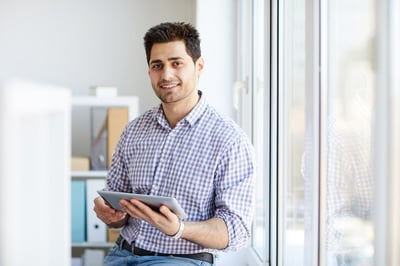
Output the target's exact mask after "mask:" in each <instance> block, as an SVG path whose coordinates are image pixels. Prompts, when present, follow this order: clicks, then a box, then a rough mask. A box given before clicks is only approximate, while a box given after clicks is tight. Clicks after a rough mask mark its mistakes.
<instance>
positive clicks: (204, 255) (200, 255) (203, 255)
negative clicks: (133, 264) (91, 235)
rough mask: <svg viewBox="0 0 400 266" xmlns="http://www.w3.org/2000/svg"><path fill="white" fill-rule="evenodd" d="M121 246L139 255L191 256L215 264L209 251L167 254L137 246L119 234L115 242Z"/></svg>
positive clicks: (190, 257)
mask: <svg viewBox="0 0 400 266" xmlns="http://www.w3.org/2000/svg"><path fill="white" fill-rule="evenodd" d="M115 243H116V244H117V245H118V246H119V247H120V248H122V249H125V250H128V251H129V252H131V253H132V254H133V255H137V256H166V257H168V256H173V257H180V258H189V259H195V260H201V261H205V262H208V263H210V264H214V255H213V254H211V253H207V252H202V253H194V254H165V253H157V252H153V251H148V250H145V249H141V248H138V247H135V246H134V245H131V244H129V243H128V242H127V241H126V240H125V239H124V238H123V237H122V236H119V237H118V239H117V241H116V242H115Z"/></svg>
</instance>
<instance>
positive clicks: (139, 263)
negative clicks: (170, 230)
mask: <svg viewBox="0 0 400 266" xmlns="http://www.w3.org/2000/svg"><path fill="white" fill-rule="evenodd" d="M152 265H155V266H156V265H173V266H190V265H192V266H212V264H210V263H208V262H204V261H200V260H195V259H189V258H181V257H173V256H168V257H167V256H136V255H132V253H130V252H129V251H128V250H125V249H120V247H119V246H118V245H114V246H113V247H112V248H111V249H110V251H109V253H108V255H107V256H106V257H105V258H104V266H152Z"/></svg>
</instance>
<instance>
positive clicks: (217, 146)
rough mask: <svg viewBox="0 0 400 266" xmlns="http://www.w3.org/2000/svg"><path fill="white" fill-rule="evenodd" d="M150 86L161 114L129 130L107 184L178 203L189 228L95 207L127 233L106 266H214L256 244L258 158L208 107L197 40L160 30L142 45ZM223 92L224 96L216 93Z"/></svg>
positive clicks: (182, 27) (169, 219) (189, 32)
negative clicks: (220, 257)
mask: <svg viewBox="0 0 400 266" xmlns="http://www.w3.org/2000/svg"><path fill="white" fill-rule="evenodd" d="M144 41H145V50H146V56H147V63H148V66H149V71H148V73H149V77H150V80H151V84H152V87H153V90H154V92H155V94H156V95H157V97H158V98H159V99H160V100H161V104H160V105H159V106H157V107H155V108H153V109H151V110H149V111H147V112H145V113H144V114H143V115H142V116H140V117H138V118H137V119H135V120H133V121H131V122H130V123H129V124H128V125H127V126H126V128H125V129H124V132H123V133H122V135H121V138H120V140H119V142H118V145H117V148H116V150H115V153H114V155H113V159H112V163H111V167H110V169H109V172H108V175H107V189H108V190H110V191H120V192H133V193H140V194H148V195H159V196H172V197H175V198H176V199H177V200H178V201H179V203H180V204H181V206H182V207H183V209H184V210H185V211H186V213H187V214H188V217H187V218H186V219H184V220H181V219H179V217H178V216H177V215H176V214H175V213H173V212H172V211H171V210H170V209H169V208H167V207H166V206H161V207H160V208H159V210H153V209H152V208H150V207H149V206H147V205H145V204H144V203H142V202H140V201H138V200H135V199H131V200H121V201H120V205H121V207H122V209H123V210H124V211H122V212H121V211H117V210H114V209H112V208H111V207H110V206H109V205H108V204H106V203H105V201H104V200H103V199H102V198H101V197H98V198H96V199H95V201H94V202H95V207H94V211H95V212H96V214H97V216H98V217H99V218H100V219H101V220H102V221H103V222H105V223H106V224H108V225H109V226H111V227H121V226H123V229H122V231H121V235H120V237H119V238H118V240H117V242H116V245H115V246H114V247H113V248H111V250H110V252H109V254H108V255H107V256H106V258H105V261H104V263H105V265H106V266H113V265H214V263H215V255H216V254H217V252H218V251H219V250H237V249H239V248H241V247H243V246H245V245H246V242H247V240H248V239H249V238H250V227H251V222H252V215H253V208H254V174H255V173H254V171H255V159H254V151H253V148H252V146H251V144H250V142H249V140H248V138H247V137H246V135H245V134H244V132H243V131H242V130H241V129H240V128H239V127H238V126H237V125H236V124H235V123H234V122H233V121H232V120H231V119H228V118H226V117H223V116H222V115H220V114H219V113H218V112H217V111H216V110H215V109H214V108H212V107H211V106H210V105H208V104H207V102H206V99H205V96H204V95H203V94H202V92H201V91H200V90H199V88H198V81H199V77H200V75H201V73H202V71H203V67H204V60H203V58H202V57H201V50H200V39H199V34H198V32H197V30H196V29H195V28H194V27H193V26H191V25H190V24H186V23H162V24H160V25H157V26H155V27H153V28H151V29H149V31H148V32H147V33H146V35H145V37H144ZM214 89H218V88H214Z"/></svg>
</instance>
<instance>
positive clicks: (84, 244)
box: [71, 242, 115, 248]
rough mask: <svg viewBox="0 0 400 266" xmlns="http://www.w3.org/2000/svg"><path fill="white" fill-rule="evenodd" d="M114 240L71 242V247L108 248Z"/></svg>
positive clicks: (112, 244)
mask: <svg viewBox="0 0 400 266" xmlns="http://www.w3.org/2000/svg"><path fill="white" fill-rule="evenodd" d="M114 244H115V243H114V242H92V243H90V242H82V243H72V244H71V247H72V248H110V247H112V246H114Z"/></svg>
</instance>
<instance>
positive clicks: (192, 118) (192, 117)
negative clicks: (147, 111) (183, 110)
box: [153, 90, 207, 128]
mask: <svg viewBox="0 0 400 266" xmlns="http://www.w3.org/2000/svg"><path fill="white" fill-rule="evenodd" d="M198 94H199V96H200V99H199V102H198V103H197V104H196V106H195V107H194V108H193V110H192V111H190V113H189V114H187V115H186V116H185V117H184V118H183V119H182V120H181V121H180V122H179V123H182V122H184V123H186V124H189V125H190V126H193V125H194V124H195V123H196V122H197V121H198V120H199V119H200V117H201V116H202V115H203V113H204V112H205V111H206V109H207V103H206V100H205V99H204V95H203V92H202V91H200V90H199V91H198ZM153 117H154V119H156V120H157V121H158V123H159V124H160V125H161V126H163V127H166V128H170V126H169V124H168V121H167V119H166V117H165V115H164V111H163V109H162V106H161V104H160V105H159V106H158V107H155V108H154V109H153ZM179 123H178V124H179Z"/></svg>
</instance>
